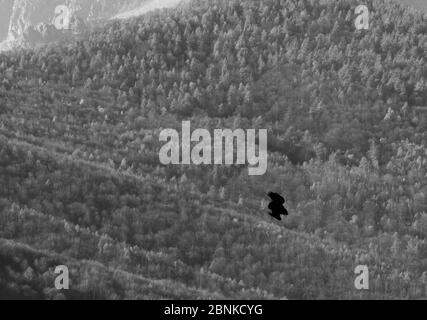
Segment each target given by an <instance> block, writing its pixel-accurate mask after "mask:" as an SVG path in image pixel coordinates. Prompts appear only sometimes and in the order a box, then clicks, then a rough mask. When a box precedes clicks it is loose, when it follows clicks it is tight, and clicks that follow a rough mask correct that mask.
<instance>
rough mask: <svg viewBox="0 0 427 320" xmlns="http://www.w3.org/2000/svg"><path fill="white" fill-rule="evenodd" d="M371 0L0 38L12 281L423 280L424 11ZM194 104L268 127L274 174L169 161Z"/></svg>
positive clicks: (115, 288) (4, 267)
mask: <svg viewBox="0 0 427 320" xmlns="http://www.w3.org/2000/svg"><path fill="white" fill-rule="evenodd" d="M364 3H365V4H367V5H368V6H369V8H370V11H371V22H370V25H371V27H370V29H369V30H355V27H354V19H355V14H354V9H355V7H356V6H357V5H359V4H360V1H357V0H338V1H332V0H331V1H329V0H321V1H319V0H192V1H190V2H189V3H188V4H187V3H186V4H184V5H183V6H182V7H181V8H180V9H175V10H159V11H155V12H152V13H150V14H147V15H144V16H141V17H138V18H133V19H130V20H125V21H113V22H111V23H109V24H108V25H106V26H105V27H103V28H99V29H98V30H96V31H94V32H91V33H88V34H86V35H85V36H84V37H82V38H79V39H76V40H73V41H71V40H69V39H68V40H67V41H64V42H62V43H60V44H50V45H46V46H42V47H40V48H37V49H33V50H29V49H26V50H16V51H11V52H8V53H3V54H0V75H1V76H2V78H1V79H0V80H1V83H0V181H1V184H0V239H1V241H0V298H5V297H6V298H7V297H19V298H27V299H32V298H47V299H63V298H64V299H78V298H93V299H104V298H105V299H140V298H181V299H186V298H195V297H198V298H232V299H233V298H242V299H251V298H257V299H357V298H370V299H408V298H410V299H423V298H424V299H425V298H427V199H426V197H427V166H426V164H427V149H426V145H427V130H426V129H427V108H426V107H425V106H427V64H426V62H427V19H426V17H425V16H423V15H422V14H420V13H419V12H418V11H416V10H412V9H409V8H406V7H403V6H401V5H399V4H395V3H393V2H390V1H388V0H365V1H364ZM183 120H191V123H192V127H194V128H196V127H198V128H206V129H209V130H213V129H216V128H256V129H261V128H262V129H264V128H267V129H268V133H269V136H268V139H269V141H268V142H269V145H268V150H269V167H268V171H267V174H266V175H264V176H260V177H250V176H248V174H247V169H246V168H244V167H239V166H170V167H167V166H161V165H160V164H159V159H158V152H159V149H160V147H161V145H160V142H159V133H160V131H161V130H162V128H177V129H179V128H180V127H181V121H183ZM268 191H276V192H279V193H281V194H283V195H284V196H285V197H286V199H287V209H288V210H289V212H290V213H291V214H290V216H289V217H288V218H287V219H286V221H284V222H283V223H276V222H275V221H273V220H271V219H270V217H269V216H268V214H267V212H268V209H267V208H266V205H267V203H268V202H267V201H268V198H266V195H267V193H268ZM59 264H66V265H69V266H70V270H71V269H72V271H70V272H71V273H70V277H71V282H72V284H71V286H72V290H70V291H64V292H57V291H55V290H54V289H53V288H54V286H53V280H52V279H53V278H54V273H53V270H54V267H55V265H59ZM360 264H364V265H367V266H368V267H369V271H370V282H371V288H370V290H369V291H357V290H356V289H355V288H354V284H353V282H354V278H355V275H354V268H355V267H356V266H357V265H360Z"/></svg>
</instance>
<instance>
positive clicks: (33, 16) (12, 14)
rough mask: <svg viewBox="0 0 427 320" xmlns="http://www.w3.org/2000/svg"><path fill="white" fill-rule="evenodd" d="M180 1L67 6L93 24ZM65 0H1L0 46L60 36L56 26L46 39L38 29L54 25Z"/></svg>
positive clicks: (90, 1)
mask: <svg viewBox="0 0 427 320" xmlns="http://www.w3.org/2000/svg"><path fill="white" fill-rule="evenodd" d="M178 3H179V1H176V0H169V1H159V0H119V1H112V0H71V1H69V2H68V4H67V6H68V8H69V9H70V12H71V13H72V15H73V19H74V20H76V19H78V21H79V23H81V24H86V25H91V24H94V23H100V22H103V21H106V20H108V19H115V18H119V19H124V18H129V17H132V16H137V15H141V14H145V13H147V12H149V11H152V10H155V9H157V8H166V7H172V6H176V5H177V4H178ZM63 4H64V3H63V1H62V0H49V1H48V0H34V1H29V0H2V1H1V2H0V5H2V13H1V19H0V21H1V23H0V42H2V41H3V43H2V44H1V46H0V47H2V48H3V49H9V48H12V47H13V46H17V45H19V46H25V45H29V46H34V44H36V43H42V42H51V41H54V40H56V39H58V38H59V37H60V35H61V33H60V32H57V30H52V31H50V33H54V32H55V31H56V33H57V34H55V35H53V36H51V37H50V38H49V37H47V39H43V37H42V35H37V33H43V32H44V31H40V30H41V27H40V26H41V25H46V26H51V29H55V28H53V26H52V24H53V21H54V19H55V8H56V7H57V6H59V5H63ZM44 29H46V27H44ZM73 31H76V30H75V29H73ZM31 33H32V34H31ZM39 38H40V39H39ZM45 38H46V37H45ZM27 43H28V44H27Z"/></svg>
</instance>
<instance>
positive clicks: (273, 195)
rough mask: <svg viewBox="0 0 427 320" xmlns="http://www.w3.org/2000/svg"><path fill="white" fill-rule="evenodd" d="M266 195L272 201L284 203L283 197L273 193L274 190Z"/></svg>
mask: <svg viewBox="0 0 427 320" xmlns="http://www.w3.org/2000/svg"><path fill="white" fill-rule="evenodd" d="M268 196H269V197H270V198H271V200H273V201H274V202H278V203H280V204H284V203H285V199H284V198H283V197H282V196H281V195H280V194H277V193H274V192H270V193H269V194H268Z"/></svg>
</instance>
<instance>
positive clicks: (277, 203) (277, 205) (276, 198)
mask: <svg viewBox="0 0 427 320" xmlns="http://www.w3.org/2000/svg"><path fill="white" fill-rule="evenodd" d="M268 196H269V197H270V198H271V200H272V202H271V203H270V204H269V205H268V209H270V210H271V212H270V213H269V214H270V216H272V217H273V218H275V219H277V220H279V221H282V218H281V216H288V215H289V213H288V210H286V208H285V207H284V206H283V205H284V204H285V202H286V201H285V199H284V198H283V197H282V196H281V195H280V194H277V193H274V192H270V193H269V194H268Z"/></svg>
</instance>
